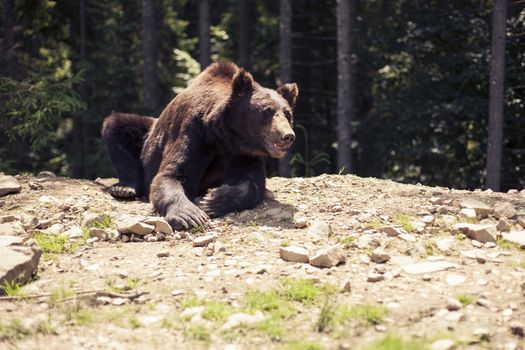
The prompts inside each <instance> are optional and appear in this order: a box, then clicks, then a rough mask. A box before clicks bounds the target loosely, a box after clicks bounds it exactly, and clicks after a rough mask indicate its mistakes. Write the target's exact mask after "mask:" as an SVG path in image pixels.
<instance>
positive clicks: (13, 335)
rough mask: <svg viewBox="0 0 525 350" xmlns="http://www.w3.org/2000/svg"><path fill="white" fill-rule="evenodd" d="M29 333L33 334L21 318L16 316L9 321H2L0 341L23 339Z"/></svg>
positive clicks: (0, 322)
mask: <svg viewBox="0 0 525 350" xmlns="http://www.w3.org/2000/svg"><path fill="white" fill-rule="evenodd" d="M29 335H31V331H30V330H29V329H28V328H26V327H25V326H24V325H23V324H22V321H20V320H19V319H16V318H15V319H11V320H9V321H7V322H5V321H4V320H2V321H0V342H4V341H12V340H17V339H22V338H24V337H27V336H29Z"/></svg>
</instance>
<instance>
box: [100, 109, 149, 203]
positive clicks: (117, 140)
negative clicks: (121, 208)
mask: <svg viewBox="0 0 525 350" xmlns="http://www.w3.org/2000/svg"><path fill="white" fill-rule="evenodd" d="M154 121H155V119H154V118H151V117H145V116H140V115H136V114H120V113H119V114H112V115H110V116H109V117H107V118H106V119H105V120H104V125H103V127H102V138H103V139H104V141H105V143H106V148H107V150H108V153H109V157H110V159H111V163H112V164H113V168H114V169H115V171H116V173H117V176H118V179H119V182H118V183H117V184H115V185H113V186H111V187H110V188H109V189H108V192H109V193H110V194H111V195H112V196H113V197H117V198H132V197H136V196H140V195H142V192H143V180H142V178H143V176H142V164H141V161H140V153H141V151H142V146H143V144H144V138H145V136H146V134H147V133H148V131H149V130H150V128H151V126H152V125H153V123H154Z"/></svg>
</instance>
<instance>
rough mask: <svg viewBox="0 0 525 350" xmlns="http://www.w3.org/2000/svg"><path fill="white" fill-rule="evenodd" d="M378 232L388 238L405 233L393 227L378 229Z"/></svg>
mask: <svg viewBox="0 0 525 350" xmlns="http://www.w3.org/2000/svg"><path fill="white" fill-rule="evenodd" d="M379 232H384V233H386V234H387V235H389V236H390V237H395V236H399V235H400V234H402V233H406V232H405V231H404V230H403V229H402V228H400V227H395V226H390V225H389V226H383V227H380V228H379Z"/></svg>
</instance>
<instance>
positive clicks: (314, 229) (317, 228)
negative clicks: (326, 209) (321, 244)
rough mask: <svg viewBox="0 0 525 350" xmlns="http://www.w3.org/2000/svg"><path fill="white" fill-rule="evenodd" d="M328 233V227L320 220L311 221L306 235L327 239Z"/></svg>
mask: <svg viewBox="0 0 525 350" xmlns="http://www.w3.org/2000/svg"><path fill="white" fill-rule="evenodd" d="M330 232H331V230H330V225H328V224H327V223H326V222H324V221H321V220H315V221H313V222H312V223H311V224H310V227H308V234H309V235H310V236H314V237H320V238H328V236H330Z"/></svg>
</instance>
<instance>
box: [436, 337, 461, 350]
mask: <svg viewBox="0 0 525 350" xmlns="http://www.w3.org/2000/svg"><path fill="white" fill-rule="evenodd" d="M455 349H456V342H455V341H453V340H451V339H439V340H436V341H435V342H433V343H432V344H431V345H430V350H455Z"/></svg>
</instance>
